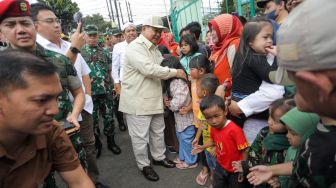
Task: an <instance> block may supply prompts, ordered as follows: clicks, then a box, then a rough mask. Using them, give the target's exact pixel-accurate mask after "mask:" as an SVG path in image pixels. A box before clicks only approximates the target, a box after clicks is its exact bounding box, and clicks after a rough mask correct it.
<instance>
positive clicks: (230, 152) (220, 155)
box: [210, 120, 248, 172]
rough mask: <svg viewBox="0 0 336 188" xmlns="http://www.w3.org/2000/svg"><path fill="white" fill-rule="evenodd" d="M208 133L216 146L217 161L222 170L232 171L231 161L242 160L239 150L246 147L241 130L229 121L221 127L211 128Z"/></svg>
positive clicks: (246, 143)
mask: <svg viewBox="0 0 336 188" xmlns="http://www.w3.org/2000/svg"><path fill="white" fill-rule="evenodd" d="M228 121H229V120H228ZM210 134H211V138H212V140H213V142H214V144H215V147H216V160H217V162H218V163H219V164H220V165H221V166H222V167H223V168H224V170H226V171H228V172H234V171H233V168H232V161H239V160H242V157H243V156H242V152H241V150H244V149H245V148H247V147H248V142H247V140H246V138H245V135H244V132H243V130H242V129H241V128H240V127H239V126H238V125H236V124H235V123H233V122H232V121H230V122H229V123H228V124H226V125H225V126H224V127H223V128H222V129H214V128H212V129H211V133H210Z"/></svg>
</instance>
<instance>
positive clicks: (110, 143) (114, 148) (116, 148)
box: [107, 135, 121, 155]
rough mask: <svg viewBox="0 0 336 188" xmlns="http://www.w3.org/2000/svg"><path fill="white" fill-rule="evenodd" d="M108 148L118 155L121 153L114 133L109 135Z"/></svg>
mask: <svg viewBox="0 0 336 188" xmlns="http://www.w3.org/2000/svg"><path fill="white" fill-rule="evenodd" d="M107 148H108V149H109V150H111V151H112V152H113V153H114V154H116V155H119V154H120V153H121V149H120V147H119V146H118V145H117V144H116V143H115V141H114V135H113V136H108V137H107Z"/></svg>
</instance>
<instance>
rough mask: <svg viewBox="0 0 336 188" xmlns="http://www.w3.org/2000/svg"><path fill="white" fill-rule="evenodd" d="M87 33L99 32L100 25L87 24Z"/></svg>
mask: <svg viewBox="0 0 336 188" xmlns="http://www.w3.org/2000/svg"><path fill="white" fill-rule="evenodd" d="M85 33H86V34H88V35H91V34H98V27H97V26H95V25H87V26H86V27H85Z"/></svg>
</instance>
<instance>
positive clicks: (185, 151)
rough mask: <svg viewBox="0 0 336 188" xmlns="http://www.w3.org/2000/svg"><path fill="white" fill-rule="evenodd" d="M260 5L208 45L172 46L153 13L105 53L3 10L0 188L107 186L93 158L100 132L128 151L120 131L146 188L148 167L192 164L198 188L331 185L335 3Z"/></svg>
mask: <svg viewBox="0 0 336 188" xmlns="http://www.w3.org/2000/svg"><path fill="white" fill-rule="evenodd" d="M321 4H323V6H321ZM257 6H258V7H259V8H261V9H263V13H262V15H260V16H256V17H254V18H251V19H250V20H248V21H246V20H245V19H244V18H242V17H237V16H235V15H232V14H221V15H218V16H216V17H214V18H213V19H211V20H210V21H209V23H208V30H209V31H208V32H207V33H206V40H205V43H202V41H201V36H202V26H201V24H200V23H198V22H191V23H189V24H188V25H186V26H185V27H184V28H183V29H181V31H180V33H179V41H175V40H174V36H173V35H172V33H170V32H169V31H168V29H167V28H166V27H165V26H164V24H163V22H162V19H161V18H160V17H158V16H149V17H147V18H146V19H144V20H143V22H142V28H141V31H140V33H137V30H136V28H137V27H136V25H135V24H133V23H130V22H128V23H125V24H124V25H123V26H122V27H121V28H120V31H119V30H118V31H117V30H114V31H111V32H109V31H108V32H106V33H104V34H103V39H104V42H103V43H100V42H99V37H100V32H101V31H99V30H98V28H97V26H95V25H82V23H79V24H78V26H77V29H76V30H75V31H74V33H73V34H72V35H71V36H70V39H69V41H66V40H63V39H62V28H61V20H59V18H57V16H56V15H55V13H54V11H53V9H52V8H50V7H49V6H47V5H46V4H44V3H34V4H31V5H30V4H29V2H28V1H26V0H3V1H0V41H1V49H0V187H6V188H7V187H38V186H43V187H48V188H49V187H57V184H56V179H55V172H58V173H59V174H60V176H61V177H62V179H63V180H64V182H65V183H66V184H67V186H68V187H81V188H82V187H85V188H86V187H87V188H91V187H97V188H108V187H109V186H108V185H105V184H104V183H103V182H101V180H100V179H99V175H100V173H99V168H98V166H97V158H99V157H100V156H101V150H102V148H103V143H102V141H101V137H102V136H103V135H102V134H101V133H103V134H104V135H105V136H106V140H107V142H106V145H107V148H108V149H109V150H110V151H111V152H112V153H114V154H115V155H119V154H120V153H121V152H122V151H121V148H120V147H119V146H118V144H117V142H116V141H118V140H117V139H116V138H117V137H116V133H115V120H116V121H117V122H118V127H119V129H120V131H128V133H129V135H130V138H131V143H132V149H133V153H134V156H135V160H136V161H135V162H136V164H137V167H138V168H139V170H140V171H141V172H142V173H143V175H144V177H145V178H146V179H148V180H150V181H158V180H159V179H160V177H159V174H157V173H156V172H155V170H154V168H153V166H152V164H153V165H160V166H163V167H166V168H177V169H181V170H186V169H194V168H196V167H197V166H199V165H200V166H201V171H200V172H199V174H198V175H197V176H196V177H191V178H194V179H195V181H196V182H197V183H198V184H199V185H200V186H205V185H206V184H207V185H208V187H214V188H223V187H230V188H236V187H237V188H238V187H272V188H277V187H281V188H282V187H307V188H315V187H316V188H317V187H321V188H327V187H336V144H335V140H336V128H335V126H336V120H335V119H336V113H335V112H336V111H335V108H334V106H333V105H336V93H335V92H336V62H335V59H336V55H335V54H336V49H335V44H336V41H335V40H336V38H335V37H334V33H335V32H336V27H335V26H333V25H332V24H331V23H334V22H335V21H336V17H335V16H333V10H334V9H335V8H336V2H334V1H327V0H320V1H315V0H288V1H287V0H260V1H258V2H257ZM317 7H319V8H318V9H317ZM82 28H83V29H82ZM101 123H102V124H103V128H102V131H101V128H100V124H101ZM166 148H168V150H169V151H172V150H174V151H176V152H177V153H178V154H177V157H176V158H175V159H169V158H168V157H167V156H166V154H167V152H166ZM149 154H150V155H151V157H149ZM151 159H152V160H151ZM18 179H20V181H18Z"/></svg>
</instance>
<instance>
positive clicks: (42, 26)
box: [31, 3, 107, 187]
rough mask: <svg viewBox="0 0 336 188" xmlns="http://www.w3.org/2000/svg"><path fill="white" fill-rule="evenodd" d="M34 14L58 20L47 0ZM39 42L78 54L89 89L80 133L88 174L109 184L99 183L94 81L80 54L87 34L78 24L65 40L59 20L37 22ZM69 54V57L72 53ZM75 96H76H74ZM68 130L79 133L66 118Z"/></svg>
mask: <svg viewBox="0 0 336 188" xmlns="http://www.w3.org/2000/svg"><path fill="white" fill-rule="evenodd" d="M31 13H32V17H33V19H34V20H42V19H44V20H47V21H48V20H57V19H58V18H57V17H56V15H55V13H54V12H53V10H52V9H51V8H50V7H49V6H48V5H46V4H44V3H34V4H32V5H31ZM35 24H36V30H37V32H38V34H37V42H38V43H39V44H40V45H41V46H43V47H45V48H47V49H49V50H52V51H55V52H58V53H61V54H63V55H66V56H68V55H67V54H69V53H68V52H70V54H72V55H73V56H76V58H75V62H73V63H74V67H75V69H76V71H77V74H78V77H79V79H80V80H81V81H82V88H83V90H84V92H85V105H84V109H83V111H82V112H81V118H79V120H78V121H79V124H80V133H79V134H80V136H81V138H82V139H83V148H84V150H85V152H86V163H87V166H88V175H89V176H90V178H91V179H92V180H93V182H94V183H95V184H96V187H107V186H106V185H103V184H102V183H100V182H99V169H98V166H97V160H96V154H97V152H96V148H95V137H94V134H93V119H92V111H93V102H92V97H91V81H90V76H89V73H90V72H91V69H90V68H89V66H88V65H87V63H86V62H85V60H84V59H83V57H82V56H81V54H80V53H79V50H78V51H76V50H75V49H80V48H81V47H82V46H83V45H84V43H85V40H84V34H83V33H81V32H80V28H81V24H82V23H79V24H78V27H77V30H76V32H75V33H74V34H73V36H72V38H71V43H70V42H67V41H64V40H62V39H61V36H60V33H61V30H62V29H61V25H60V24H56V23H48V22H36V23H35ZM68 57H69V56H68ZM71 98H72V99H73V97H72V96H71ZM62 124H63V125H64V128H65V131H66V132H67V133H69V134H70V135H73V134H76V133H74V132H73V131H76V129H74V128H72V127H73V125H72V124H71V123H69V122H68V121H66V120H65V121H62Z"/></svg>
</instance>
